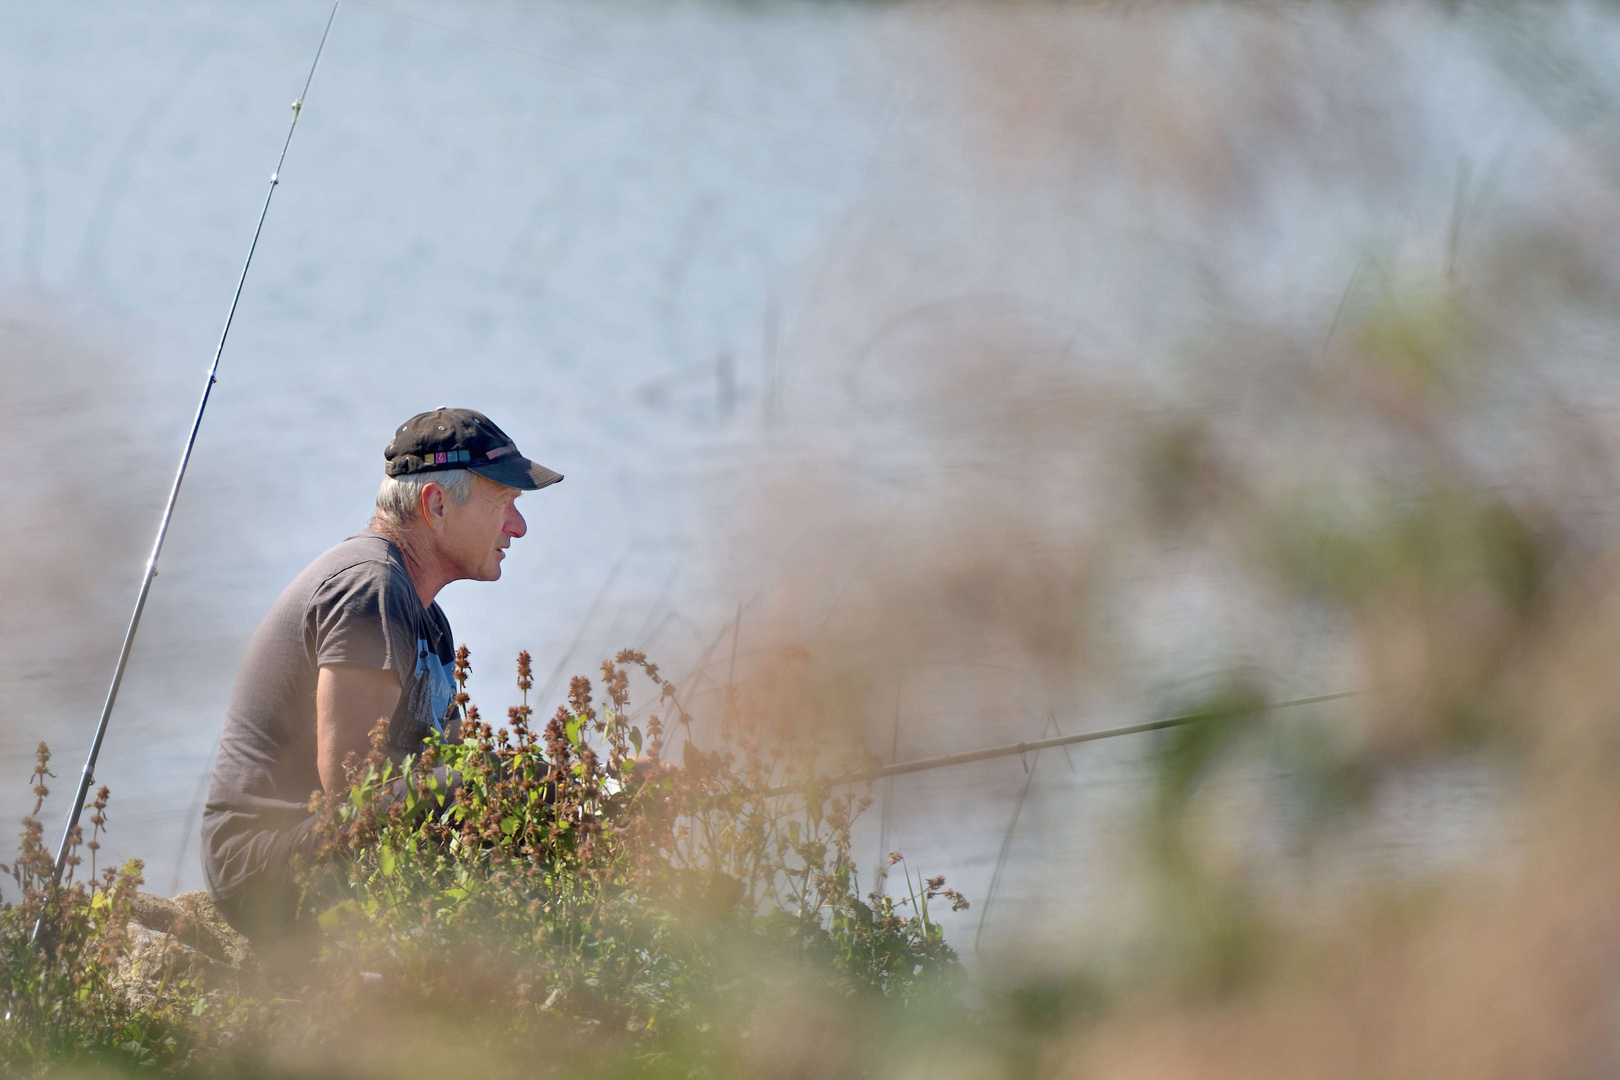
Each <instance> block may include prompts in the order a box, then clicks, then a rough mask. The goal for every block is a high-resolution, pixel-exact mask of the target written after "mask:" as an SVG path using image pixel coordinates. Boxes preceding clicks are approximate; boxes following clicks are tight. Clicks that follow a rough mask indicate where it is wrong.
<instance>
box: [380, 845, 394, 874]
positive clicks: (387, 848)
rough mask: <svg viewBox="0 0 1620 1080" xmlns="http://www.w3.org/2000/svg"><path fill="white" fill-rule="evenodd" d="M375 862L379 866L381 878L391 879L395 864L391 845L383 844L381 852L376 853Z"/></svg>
mask: <svg viewBox="0 0 1620 1080" xmlns="http://www.w3.org/2000/svg"><path fill="white" fill-rule="evenodd" d="M377 860H378V863H379V864H380V866H381V869H382V873H383V876H384V877H393V876H394V863H395V859H394V848H393V845H391V844H384V845H383V848H382V850H381V851H379V852H378V853H377Z"/></svg>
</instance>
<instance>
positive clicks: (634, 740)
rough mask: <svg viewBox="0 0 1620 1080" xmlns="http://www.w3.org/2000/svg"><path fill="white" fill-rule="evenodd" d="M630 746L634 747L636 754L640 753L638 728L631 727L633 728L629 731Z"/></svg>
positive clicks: (639, 732)
mask: <svg viewBox="0 0 1620 1080" xmlns="http://www.w3.org/2000/svg"><path fill="white" fill-rule="evenodd" d="M630 745H631V746H634V747H635V748H636V753H638V754H639V753H641V729H640V728H638V727H633V728H631V729H630Z"/></svg>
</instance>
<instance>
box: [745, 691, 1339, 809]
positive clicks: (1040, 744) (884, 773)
mask: <svg viewBox="0 0 1620 1080" xmlns="http://www.w3.org/2000/svg"><path fill="white" fill-rule="evenodd" d="M1360 693H1361V691H1360V690H1341V691H1339V692H1338V693H1336V694H1317V695H1316V696H1314V697H1303V698H1294V699H1292V700H1290V701H1273V702H1267V703H1263V704H1260V705H1257V706H1254V707H1253V708H1251V709H1249V710H1247V711H1249V712H1274V711H1276V710H1278V709H1294V708H1299V707H1301V706H1305V705H1320V704H1322V703H1323V702H1325V701H1340V700H1342V699H1344V698H1349V697H1355V696H1356V695H1357V694H1360ZM1210 718H1211V714H1210V713H1207V712H1201V713H1188V714H1185V715H1183V716H1169V717H1165V718H1164V719H1162V720H1148V721H1146V722H1144V723H1141V724H1126V725H1124V726H1122V727H1113V728H1101V729H1099V730H1097V731H1082V732H1079V733H1077V734H1074V735H1058V736H1054V737H1052V738H1050V739H1035V740H1033V741H1031V742H1016V743H1004V744H1002V745H1001V746H989V747H986V748H984V749H982V750H966V751H963V752H962V753H960V754H941V755H939V756H938V757H927V758H918V759H916V760H915V761H900V762H896V763H894V764H892V765H882V766H879V767H878V768H875V769H862V770H859V771H856V772H850V773H844V774H842V775H840V776H835V777H828V778H826V779H821V780H818V781H817V783H818V784H825V785H827V786H829V787H844V786H846V785H849V784H862V783H866V782H867V781H869V780H882V779H883V778H885V777H889V776H904V775H905V774H906V773H914V772H929V771H931V770H933V769H946V768H949V767H950V766H952V765H967V764H969V763H971V762H975V761H988V760H990V759H991V758H1000V757H1013V756H1014V755H1022V754H1027V753H1031V752H1033V751H1040V750H1050V749H1053V748H1054V747H1059V746H1073V745H1075V744H1076V743H1085V742H1096V741H1097V740H1099V739H1117V738H1119V737H1120V736H1121V735H1139V734H1141V733H1143V732H1146V731H1163V730H1165V729H1166V728H1175V727H1183V726H1185V725H1187V724H1196V723H1198V722H1199V721H1202V720H1208V719H1210ZM803 790H804V784H803V783H799V784H781V785H778V786H776V787H770V788H766V789H765V790H763V791H761V792H760V794H761V795H793V794H797V793H799V792H802V791H803Z"/></svg>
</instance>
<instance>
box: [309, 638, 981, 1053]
mask: <svg viewBox="0 0 1620 1080" xmlns="http://www.w3.org/2000/svg"><path fill="white" fill-rule="evenodd" d="M528 663H529V661H528V656H527V654H524V655H522V656H520V658H519V666H518V687H519V690H520V692H521V693H522V703H521V704H519V705H518V706H516V707H514V708H513V709H511V710H510V712H509V714H508V722H507V725H506V726H503V727H501V728H500V729H499V730H496V729H494V728H492V726H491V725H490V724H488V723H486V722H484V721H483V720H482V719H480V717H479V714H478V711H477V708H476V707H475V706H471V705H470V704H469V703H468V702H467V700H466V693H465V689H464V687H465V680H466V676H467V670H468V668H467V652H466V649H465V648H463V649H461V650H460V651H459V653H458V664H457V669H456V677H457V681H458V685H459V686H460V687H461V692H460V693H458V695H457V701H458V703H460V704H461V705H463V706H464V707H465V708H466V720H465V721H464V722H463V723H462V724H461V726H460V732H459V734H460V736H461V738H460V741H453V740H450V739H445V738H439V737H435V738H433V739H431V740H430V741H429V742H428V744H427V745H426V746H425V748H424V749H423V751H422V752H421V753H420V754H418V755H417V756H415V757H414V758H411V759H407V760H406V761H405V762H404V763H403V764H401V765H398V766H396V765H395V764H394V763H392V762H390V761H389V760H388V759H387V758H385V757H384V756H383V755H382V753H381V752H380V750H375V749H374V751H373V753H372V755H371V756H370V758H369V759H368V760H366V761H364V762H352V763H351V774H350V775H351V777H352V780H353V783H352V786H351V787H350V789H349V791H348V792H347V793H346V794H345V795H343V796H341V797H337V798H325V799H317V804H318V805H317V806H316V811H317V813H318V814H319V825H318V834H319V836H320V838H321V852H320V855H319V857H318V858H317V859H316V860H315V862H314V864H313V866H312V867H311V868H310V869H309V870H308V871H306V873H305V874H304V878H303V880H304V882H305V902H306V905H307V907H308V910H309V911H310V913H311V914H312V915H313V916H314V917H316V918H318V921H319V925H320V926H321V928H322V931H323V933H322V936H321V940H322V943H323V944H322V949H321V955H320V959H319V961H318V963H319V966H320V968H321V969H322V971H323V972H324V974H325V979H324V980H323V985H325V986H326V987H329V988H333V989H336V988H349V995H348V997H347V999H346V1000H349V1001H351V1002H352V1001H353V1000H356V997H355V995H354V992H355V990H356V989H357V988H362V987H365V986H366V985H368V984H369V985H371V986H372V987H374V988H375V989H374V990H373V991H372V994H371V996H372V997H375V995H376V994H378V993H383V994H386V995H388V996H390V997H391V998H394V999H395V1000H396V1001H397V1000H398V998H400V997H401V996H404V997H417V998H419V999H420V1000H421V1002H422V1003H424V1004H430V1003H432V1002H434V1001H442V999H443V997H444V995H445V992H446V987H447V985H448V986H453V987H456V988H458V993H459V994H461V995H462V998H463V1001H464V1002H466V1003H470V1001H471V999H473V998H477V997H478V992H477V991H476V990H475V989H471V990H470V989H469V985H470V983H471V981H472V980H470V979H469V978H468V976H469V975H476V976H477V977H479V978H483V979H488V978H490V977H491V976H492V975H495V973H498V977H496V978H495V980H494V983H495V985H497V986H498V987H499V988H500V993H499V994H498V995H497V998H498V1000H493V1001H490V1002H489V1004H498V1006H499V1013H498V1015H499V1017H500V1021H499V1023H500V1024H504V1025H506V1026H507V1027H508V1028H510V1029H511V1030H512V1032H513V1033H514V1034H519V1033H522V1032H525V1031H533V1030H537V1029H544V1030H546V1031H547V1032H548V1033H549V1034H550V1035H551V1037H552V1039H553V1040H555V1038H556V1037H557V1036H558V1034H559V1033H562V1034H565V1035H571V1036H574V1037H577V1038H582V1037H585V1036H591V1037H593V1038H599V1037H600V1035H601V1034H602V1033H608V1032H611V1033H622V1035H618V1034H616V1036H615V1037H618V1038H623V1039H626V1040H628V1045H627V1046H626V1049H627V1050H629V1051H630V1052H632V1053H635V1054H656V1053H659V1052H662V1051H665V1050H667V1049H669V1048H670V1047H671V1046H673V1045H688V1044H690V1043H691V1042H692V1040H694V1039H701V1037H702V1035H703V1033H704V1032H705V1031H708V1030H710V1029H711V1028H712V1027H713V1025H714V1023H715V1021H716V1018H717V1016H719V1015H722V1014H723V1015H727V1016H746V1014H747V1013H748V1012H749V1011H750V1008H751V1006H752V1005H754V1004H757V1003H758V1002H760V1001H763V1000H767V999H768V998H769V996H770V994H771V993H772V992H773V991H772V989H771V987H772V985H774V983H773V980H776V979H779V978H780V977H782V975H783V973H784V971H790V972H791V973H792V975H791V978H792V980H793V981H794V982H795V983H796V984H797V985H798V987H799V989H800V990H802V989H803V986H804V984H805V983H806V982H808V983H810V984H813V985H815V986H816V987H818V988H819V990H820V991H822V992H831V993H833V994H835V995H838V996H841V997H851V996H854V997H863V998H871V999H883V1000H885V1001H887V1002H889V1003H892V1004H893V1005H895V1006H897V1007H899V1008H900V1009H902V1010H904V1009H914V1008H917V1007H919V1006H921V1005H923V1004H925V1003H926V1004H930V1005H931V1004H937V1003H940V1002H942V1001H946V1000H949V995H950V993H951V989H952V987H953V986H954V985H956V983H957V976H958V973H959V970H960V968H959V965H958V963H957V960H956V956H955V954H954V953H953V951H952V950H951V948H950V946H949V945H948V944H946V942H945V940H944V938H943V935H942V934H941V931H940V928H939V925H938V924H937V923H936V922H935V921H933V920H932V919H931V918H930V916H929V904H930V902H931V901H939V900H945V901H947V902H950V903H953V904H955V905H957V906H959V907H960V906H965V903H966V901H965V900H963V899H962V898H961V897H960V896H959V895H958V894H956V893H955V892H953V891H951V890H948V889H946V888H945V885H944V880H943V879H942V878H936V879H932V880H923V879H922V878H921V876H920V875H919V876H918V877H917V878H916V879H915V880H914V879H913V877H912V875H911V873H910V871H909V870H907V869H906V868H905V866H904V863H903V861H901V860H900V859H899V856H898V855H896V856H894V857H893V859H892V861H891V864H898V865H899V866H900V869H901V872H902V874H903V876H904V880H905V882H906V890H905V894H904V895H903V896H901V897H898V898H890V897H888V896H885V895H882V894H880V893H872V894H869V895H868V896H866V897H865V898H864V899H863V898H862V897H861V895H860V893H859V889H858V876H857V873H856V867H855V863H854V860H853V859H852V858H851V856H850V828H851V825H852V823H853V821H854V819H855V817H856V816H857V815H858V814H859V813H860V812H861V811H862V810H863V809H864V808H865V807H866V805H867V803H868V800H867V799H864V798H860V797H857V796H855V795H853V794H850V793H848V792H847V791H846V792H843V793H839V792H838V791H837V790H835V788H834V787H832V786H830V785H829V784H828V783H827V782H826V781H825V779H821V777H823V776H824V775H825V774H826V773H827V772H829V771H830V772H834V773H835V774H836V772H839V771H848V770H850V769H852V768H855V767H857V766H859V765H860V764H863V761H862V760H861V757H860V755H858V754H854V753H844V754H842V755H829V754H828V753H826V752H825V748H823V747H819V746H817V745H816V744H815V742H814V740H807V741H801V742H800V743H799V744H797V745H794V744H792V743H788V742H784V741H783V740H780V739H775V738H772V737H771V736H770V733H769V731H768V726H767V724H766V723H765V722H764V719H763V717H761V716H760V715H757V714H751V713H750V711H749V710H746V709H744V708H742V707H741V706H740V705H739V702H738V698H737V696H736V694H735V693H734V692H733V693H732V694H731V695H729V696H728V699H727V703H726V706H725V709H724V715H723V717H722V718H721V723H720V725H719V742H718V744H717V745H716V746H715V748H714V749H712V750H710V751H707V752H705V751H701V750H699V749H698V748H697V747H695V746H694V745H692V743H691V742H690V741H689V740H688V741H687V742H686V743H685V745H684V748H683V752H682V765H681V767H680V768H672V767H670V766H669V765H667V764H666V763H665V761H664V755H665V750H666V745H667V736H668V732H667V731H666V726H665V723H664V721H663V720H662V719H661V718H660V717H659V716H658V715H656V714H655V715H652V716H651V717H649V718H648V719H647V720H646V722H645V724H640V725H638V724H636V723H635V722H633V720H632V718H631V712H630V708H629V690H628V687H629V672H630V671H632V670H635V671H640V672H641V673H643V674H644V675H645V676H646V678H647V679H648V680H649V681H650V682H651V684H652V685H653V686H654V687H655V688H656V689H657V690H658V692H659V694H660V707H661V708H662V709H663V710H664V712H665V715H666V716H669V717H671V718H672V721H673V724H674V726H675V727H676V728H684V729H686V731H687V732H688V733H689V732H690V728H691V721H690V717H689V716H688V715H687V714H686V713H685V711H684V710H683V709H682V708H681V706H680V704H679V701H678V699H677V697H676V693H675V688H674V687H673V686H672V685H671V684H670V683H668V682H667V681H665V680H664V679H663V678H662V676H661V675H660V674H659V672H658V669H657V667H656V666H655V665H653V664H651V663H648V662H647V660H646V658H645V657H644V656H643V655H642V654H640V653H636V652H633V651H625V652H621V653H620V654H619V655H618V656H617V657H616V658H615V659H614V660H612V661H608V662H606V663H604V664H603V665H602V682H601V690H602V692H603V694H604V695H605V700H603V701H602V702H600V704H599V705H598V703H597V702H596V701H595V700H594V699H593V692H594V690H595V688H593V686H592V685H591V683H590V681H589V680H587V679H584V678H575V679H574V680H573V682H572V684H571V686H570V689H569V694H568V703H567V705H565V706H563V707H560V708H559V709H558V710H557V712H556V714H555V715H554V716H552V717H551V718H550V720H549V721H548V722H547V723H546V724H545V725H544V727H543V728H542V729H540V730H536V726H535V725H534V724H532V723H531V712H530V708H529V705H528V700H527V699H528V690H529V688H530V685H531V682H530V674H529V667H528ZM379 734H380V733H379ZM377 745H380V742H378V743H377ZM451 777H459V783H456V784H452V783H451V782H450V778H451ZM385 988H386V989H385ZM469 993H470V995H471V998H469V997H468V996H467V995H468V994H469ZM365 997H366V995H365V993H364V992H363V991H362V992H361V993H360V999H364V998H365ZM322 1011H323V1013H324V1014H325V1015H327V1016H330V1017H333V1018H337V1017H341V1016H343V1015H345V1010H344V1009H343V1008H332V1007H331V1006H330V1005H329V1006H328V1007H327V1008H325V1009H323V1010H322ZM485 1015H486V1017H487V1016H488V1014H487V1013H486V1014H485Z"/></svg>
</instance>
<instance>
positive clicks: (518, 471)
mask: <svg viewBox="0 0 1620 1080" xmlns="http://www.w3.org/2000/svg"><path fill="white" fill-rule="evenodd" d="M471 469H472V471H473V472H475V473H477V474H478V475H479V476H482V477H483V478H484V479H485V480H493V481H495V482H496V483H497V484H505V485H506V486H507V487H514V488H517V489H518V490H519V491H538V490H540V489H541V488H543V487H550V486H551V485H552V484H555V483H556V482H557V481H559V480H561V479H562V478H563V477H562V473H560V472H552V471H551V470H550V469H548V468H546V467H545V466H544V465H536V464H535V463H534V462H532V461H530V460H529V459H528V458H526V457H521V456H518V457H509V458H506V459H504V460H501V461H497V462H494V463H493V464H490V465H473V466H471Z"/></svg>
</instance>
